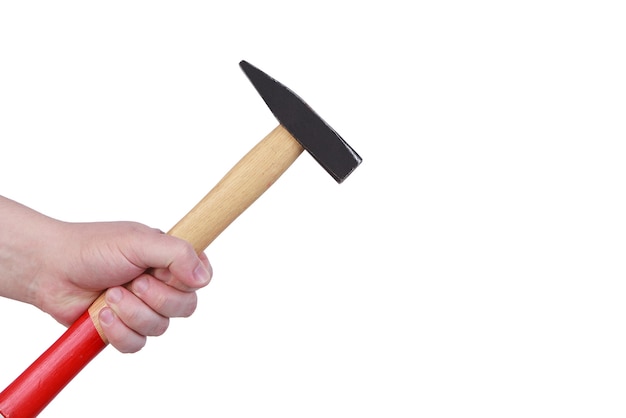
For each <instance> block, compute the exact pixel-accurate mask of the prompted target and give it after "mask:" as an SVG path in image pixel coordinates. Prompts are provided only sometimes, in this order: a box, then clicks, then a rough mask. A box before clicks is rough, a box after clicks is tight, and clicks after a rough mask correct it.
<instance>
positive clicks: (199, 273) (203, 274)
mask: <svg viewBox="0 0 626 418" xmlns="http://www.w3.org/2000/svg"><path fill="white" fill-rule="evenodd" d="M193 278H194V279H195V281H196V283H198V284H199V285H205V284H207V283H208V282H209V281H210V280H211V273H209V270H207V269H206V267H204V264H202V263H201V264H198V267H196V269H195V270H194V271H193Z"/></svg>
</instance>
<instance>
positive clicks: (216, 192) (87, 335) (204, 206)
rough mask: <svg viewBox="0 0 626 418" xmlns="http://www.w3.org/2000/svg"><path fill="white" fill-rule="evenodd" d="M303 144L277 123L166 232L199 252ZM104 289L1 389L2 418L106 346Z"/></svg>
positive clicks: (40, 405)
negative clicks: (100, 317)
mask: <svg viewBox="0 0 626 418" xmlns="http://www.w3.org/2000/svg"><path fill="white" fill-rule="evenodd" d="M302 151H303V148H302V146H301V145H300V144H299V143H298V142H297V141H296V140H295V139H294V138H293V137H292V136H291V135H290V134H289V132H287V130H286V129H284V128H283V127H282V126H280V125H279V126H278V127H277V128H275V129H274V130H273V131H272V132H270V133H269V134H268V135H267V136H266V137H265V138H264V139H263V140H262V141H261V142H259V143H258V144H257V145H256V146H255V147H254V148H252V149H251V150H250V152H248V154H246V155H245V156H244V157H243V158H242V159H241V160H240V161H239V162H238V163H237V164H236V165H235V166H234V167H233V168H232V169H231V170H230V171H229V172H228V173H227V174H226V175H225V176H224V177H223V178H222V180H221V181H220V182H219V183H218V184H217V185H216V186H215V187H214V188H213V189H212V190H211V191H210V192H209V193H208V194H207V195H206V196H205V197H204V198H203V199H202V200H201V201H200V202H199V203H198V204H197V205H196V206H195V207H194V208H193V209H192V210H191V211H189V213H188V214H187V215H185V217H184V218H182V219H181V220H180V221H179V222H178V223H177V224H176V225H174V227H173V228H172V229H171V230H170V231H169V232H168V234H170V235H173V236H176V237H178V238H182V239H184V240H186V241H188V242H190V243H191V244H192V245H193V247H194V249H195V250H196V251H197V252H198V253H199V252H202V251H204V250H205V249H206V248H207V247H208V246H209V244H210V243H211V242H213V240H214V239H215V238H217V236H218V235H219V234H220V233H221V232H222V231H223V230H224V229H226V228H227V227H228V225H230V224H231V222H233V221H234V220H235V219H236V218H237V217H238V216H239V215H240V214H241V213H243V211H245V210H246V209H247V208H248V207H249V206H250V205H251V204H252V203H253V202H254V201H255V200H256V199H257V198H258V197H259V196H261V195H262V194H263V193H264V192H265V191H266V190H267V189H268V188H269V187H270V186H271V185H272V184H274V182H275V181H276V180H277V179H278V178H279V177H280V176H281V174H283V173H284V172H285V170H287V168H289V166H290V165H291V164H292V163H293V162H294V161H295V160H296V158H298V156H299V155H300V154H301V153H302ZM104 306H106V304H105V301H104V294H102V295H100V297H98V299H96V300H95V301H94V303H93V304H92V305H91V306H90V307H89V309H88V310H87V311H86V312H85V313H84V314H83V315H82V316H81V317H80V318H79V319H78V320H77V321H76V322H75V323H74V324H72V326H71V327H69V328H68V329H67V331H66V332H65V333H64V334H63V335H62V336H61V338H59V339H58V340H57V341H56V342H55V343H54V344H53V345H52V346H51V347H50V348H48V350H46V352H44V353H43V354H42V355H41V356H40V357H39V358H38V359H37V360H36V361H35V362H34V363H33V364H31V365H30V366H29V368H28V369H26V370H25V371H24V372H23V373H22V374H21V375H20V376H19V377H18V378H17V379H16V380H15V381H13V382H12V383H11V384H10V385H9V386H8V387H7V388H6V389H5V390H4V391H3V392H2V393H0V414H2V416H3V417H4V418H32V417H35V416H37V415H38V414H39V413H40V412H41V411H42V410H43V409H44V408H45V407H46V406H47V405H48V404H49V403H50V402H51V401H52V399H54V397H55V396H56V395H57V394H58V393H59V392H60V391H61V390H62V389H63V388H64V387H65V386H66V385H67V384H68V383H69V382H70V381H71V380H72V379H73V378H74V377H75V376H76V375H77V374H78V373H79V372H80V371H81V370H82V369H83V368H84V367H85V366H86V365H87V364H88V363H89V362H90V361H91V360H92V359H93V358H95V357H96V356H97V355H98V354H99V353H100V352H101V351H102V350H103V349H104V348H105V347H106V346H107V345H108V341H107V340H106V337H105V336H104V334H103V332H102V329H101V328H100V323H99V320H98V314H99V312H100V310H101V309H102V308H103V307H104Z"/></svg>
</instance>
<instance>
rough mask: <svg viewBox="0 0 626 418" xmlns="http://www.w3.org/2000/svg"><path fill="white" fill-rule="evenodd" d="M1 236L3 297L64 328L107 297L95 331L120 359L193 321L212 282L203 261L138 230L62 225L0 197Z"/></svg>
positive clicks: (182, 245)
mask: <svg viewBox="0 0 626 418" xmlns="http://www.w3.org/2000/svg"><path fill="white" fill-rule="evenodd" d="M0 231H1V232H2V233H0V295H2V296H5V297H10V298H12V299H16V300H20V301H23V302H27V303H31V304H32V305H35V306H37V307H38V308H40V309H41V310H43V311H44V312H47V313H49V314H50V315H51V316H52V317H53V318H55V319H56V320H57V321H58V322H60V323H61V324H63V325H66V326H69V325H71V324H72V323H73V322H74V321H75V320H76V319H78V317H79V316H80V315H81V314H82V313H83V312H85V310H87V308H88V307H89V306H90V305H91V303H92V302H93V301H94V300H95V299H96V298H97V297H98V296H99V295H100V294H101V293H102V292H103V291H106V296H105V301H106V304H107V307H105V308H103V309H102V310H101V311H100V313H99V320H100V325H101V327H102V331H103V332H104V335H105V336H106V338H107V339H108V341H109V343H110V344H111V345H113V346H114V347H115V348H116V349H118V350H119V351H121V352H125V353H131V352H136V351H138V350H140V349H141V348H142V347H143V346H144V345H145V343H146V339H147V337H148V336H157V335H161V334H163V333H164V332H165V331H166V329H167V328H168V325H169V319H170V318H173V317H187V316H189V315H191V314H192V313H193V312H194V310H195V308H196V305H197V295H196V291H197V290H198V289H200V288H202V287H204V286H206V285H207V284H208V283H209V281H210V280H211V276H212V269H211V265H210V264H209V261H208V259H207V257H206V255H205V254H204V253H202V254H200V255H197V254H196V253H195V251H194V249H193V247H192V246H191V244H189V243H188V242H186V241H184V240H181V239H179V238H175V237H172V236H169V235H166V234H164V233H163V232H161V231H158V230H156V229H152V228H149V227H148V226H145V225H143V224H139V223H133V222H96V223H67V222H61V221H57V220H54V219H52V218H49V217H46V216H44V215H42V214H40V213H38V212H35V211H33V210H31V209H29V208H26V207H24V206H22V205H20V204H18V203H16V202H13V201H10V200H8V199H6V198H2V197H1V196H0Z"/></svg>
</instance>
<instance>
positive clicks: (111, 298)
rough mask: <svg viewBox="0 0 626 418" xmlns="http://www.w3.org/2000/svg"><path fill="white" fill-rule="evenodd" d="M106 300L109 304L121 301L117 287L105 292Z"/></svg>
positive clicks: (120, 291)
mask: <svg viewBox="0 0 626 418" xmlns="http://www.w3.org/2000/svg"><path fill="white" fill-rule="evenodd" d="M106 300H107V302H110V303H117V302H119V301H120V300H122V289H120V288H119V287H113V288H111V289H109V290H108V291H107V295H106Z"/></svg>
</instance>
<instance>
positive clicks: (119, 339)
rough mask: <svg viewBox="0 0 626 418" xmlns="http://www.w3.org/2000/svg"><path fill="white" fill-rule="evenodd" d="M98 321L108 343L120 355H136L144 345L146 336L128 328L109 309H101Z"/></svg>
mask: <svg viewBox="0 0 626 418" xmlns="http://www.w3.org/2000/svg"><path fill="white" fill-rule="evenodd" d="M98 319H99V320H100V326H101V327H102V331H103V332H104V335H105V336H106V337H107V340H109V343H110V344H111V345H112V346H113V347H115V348H116V349H117V350H119V351H121V352H122V353H136V352H137V351H139V350H141V349H142V348H143V347H144V346H145V345H146V339H147V338H146V336H144V335H139V334H137V333H136V332H135V331H133V330H131V329H130V328H128V327H127V326H126V324H124V323H123V322H122V321H121V320H120V319H119V317H118V316H117V315H116V314H115V312H113V310H112V309H111V308H106V307H105V308H103V309H102V310H101V311H100V314H99V315H98Z"/></svg>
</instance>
